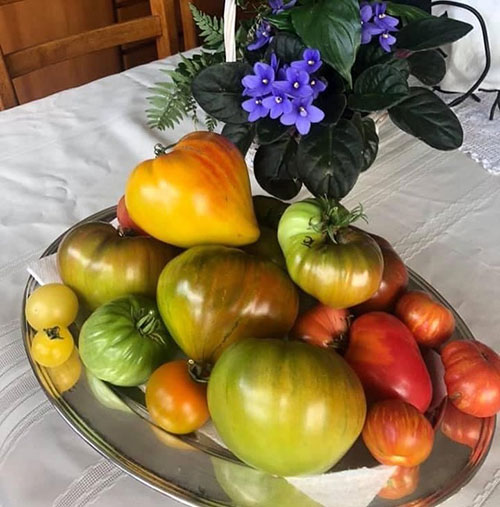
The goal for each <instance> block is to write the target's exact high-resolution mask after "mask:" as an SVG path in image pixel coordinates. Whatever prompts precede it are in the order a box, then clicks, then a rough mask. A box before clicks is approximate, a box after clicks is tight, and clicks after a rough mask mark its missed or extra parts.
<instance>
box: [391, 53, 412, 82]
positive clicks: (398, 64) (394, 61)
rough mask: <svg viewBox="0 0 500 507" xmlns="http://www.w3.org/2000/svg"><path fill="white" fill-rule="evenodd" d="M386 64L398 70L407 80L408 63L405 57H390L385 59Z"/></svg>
mask: <svg viewBox="0 0 500 507" xmlns="http://www.w3.org/2000/svg"><path fill="white" fill-rule="evenodd" d="M387 65H390V66H391V67H392V68H394V69H397V70H399V72H401V74H403V77H404V78H405V80H407V81H408V78H409V77H410V64H409V63H408V59H407V58H391V59H390V60H388V61H387Z"/></svg>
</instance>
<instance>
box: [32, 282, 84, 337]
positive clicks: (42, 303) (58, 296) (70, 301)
mask: <svg viewBox="0 0 500 507" xmlns="http://www.w3.org/2000/svg"><path fill="white" fill-rule="evenodd" d="M77 313H78V298H77V297H76V294H75V293H74V292H73V291H72V290H71V289H70V288H69V287H66V285H63V284H62V283H48V284H47V285H42V286H41V287H38V288H37V289H36V290H34V291H33V292H32V293H31V295H30V297H29V298H28V300H27V301H26V308H25V314H26V320H27V321H28V323H29V325H30V326H31V327H32V328H33V329H36V330H39V329H43V328H49V327H54V326H62V327H68V326H69V325H70V324H71V323H72V322H74V320H75V319H76V315H77Z"/></svg>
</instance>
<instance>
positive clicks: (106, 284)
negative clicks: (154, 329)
mask: <svg viewBox="0 0 500 507" xmlns="http://www.w3.org/2000/svg"><path fill="white" fill-rule="evenodd" d="M177 252H178V250H177V249H176V248H174V247H172V246H170V245H167V244H165V243H162V242H160V241H158V240H156V239H153V238H149V237H142V236H137V237H127V236H122V235H120V233H119V231H118V230H116V229H115V228H114V227H113V226H112V225H110V224H107V223H102V222H94V223H87V224H82V225H79V226H77V227H75V228H74V229H72V230H71V231H70V232H68V234H66V236H65V237H64V239H63V240H62V242H61V244H60V246H59V249H58V252H57V263H58V267H59V273H60V274H61V278H62V279H63V281H64V283H65V284H66V285H68V286H69V287H71V288H72V289H73V290H74V291H75V292H76V294H77V295H78V297H79V298H81V301H84V302H85V303H86V304H87V305H88V306H89V308H90V309H91V310H94V309H95V308H97V307H98V306H100V305H102V304H104V303H107V302H108V301H111V300H112V299H115V298H117V297H120V296H126V295H128V294H143V295H146V296H152V297H154V295H155V293H156V284H157V281H158V277H159V276H160V273H161V270H162V269H163V267H164V266H165V264H166V263H167V262H168V261H169V260H170V259H172V258H173V257H174V256H175V255H176V254H177Z"/></svg>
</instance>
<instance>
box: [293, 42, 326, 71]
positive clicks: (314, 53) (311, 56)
mask: <svg viewBox="0 0 500 507" xmlns="http://www.w3.org/2000/svg"><path fill="white" fill-rule="evenodd" d="M321 65H322V61H321V55H320V53H319V51H318V50H317V49H310V48H308V49H304V53H303V54H302V60H298V61H296V62H292V67H293V68H294V69H298V70H304V71H306V72H308V73H309V74H312V73H313V72H316V71H317V70H318V69H319V68H320V67H321Z"/></svg>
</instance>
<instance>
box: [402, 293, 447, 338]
mask: <svg viewBox="0 0 500 507" xmlns="http://www.w3.org/2000/svg"><path fill="white" fill-rule="evenodd" d="M396 315H397V316H398V317H399V318H400V319H401V320H402V321H403V322H404V323H405V324H406V326H407V327H408V329H409V330H410V331H411V332H412V333H413V336H414V337H415V340H417V343H418V344H419V345H425V346H427V347H438V346H439V345H441V344H442V343H444V342H445V341H446V340H448V339H449V338H450V337H451V335H452V334H453V331H454V330H455V317H453V314H452V313H451V312H450V310H448V308H446V307H444V306H443V305H442V304H440V303H438V302H436V301H434V300H433V299H432V298H431V297H430V296H429V294H427V293H425V292H422V291H418V290H415V291H410V292H407V293H406V294H404V295H403V296H402V297H401V298H400V299H399V301H398V302H397V304H396Z"/></svg>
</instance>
